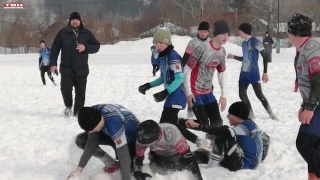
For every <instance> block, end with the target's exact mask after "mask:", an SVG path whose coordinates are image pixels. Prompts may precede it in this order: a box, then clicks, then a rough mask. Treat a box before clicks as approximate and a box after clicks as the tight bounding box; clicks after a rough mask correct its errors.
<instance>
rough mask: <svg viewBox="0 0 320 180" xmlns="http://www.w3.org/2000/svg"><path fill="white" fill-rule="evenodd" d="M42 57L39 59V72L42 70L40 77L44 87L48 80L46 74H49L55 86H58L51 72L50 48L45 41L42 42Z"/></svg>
mask: <svg viewBox="0 0 320 180" xmlns="http://www.w3.org/2000/svg"><path fill="white" fill-rule="evenodd" d="M40 48H41V49H40V51H39V54H40V57H39V70H40V76H41V80H42V83H43V85H46V79H45V78H44V74H45V73H47V75H48V77H49V79H50V80H51V81H52V83H53V85H55V86H56V85H57V84H56V83H55V82H54V79H53V77H52V74H51V71H50V58H49V56H50V48H49V47H47V46H46V42H45V41H44V40H41V41H40ZM56 73H57V71H56Z"/></svg>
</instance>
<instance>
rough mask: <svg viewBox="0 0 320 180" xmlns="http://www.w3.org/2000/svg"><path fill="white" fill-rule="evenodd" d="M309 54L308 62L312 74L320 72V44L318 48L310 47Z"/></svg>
mask: <svg viewBox="0 0 320 180" xmlns="http://www.w3.org/2000/svg"><path fill="white" fill-rule="evenodd" d="M309 47H310V49H308V53H306V55H307V56H306V62H307V63H308V69H309V72H310V73H311V74H314V73H319V72H320V43H317V45H316V46H309Z"/></svg>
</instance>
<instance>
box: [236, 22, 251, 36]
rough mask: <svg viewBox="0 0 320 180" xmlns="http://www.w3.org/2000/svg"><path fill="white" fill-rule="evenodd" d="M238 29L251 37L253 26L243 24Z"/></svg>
mask: <svg viewBox="0 0 320 180" xmlns="http://www.w3.org/2000/svg"><path fill="white" fill-rule="evenodd" d="M238 29H239V30H240V31H242V32H244V33H245V34H248V35H251V31H252V26H251V25H250V24H249V23H243V24H241V25H240V26H239V28H238Z"/></svg>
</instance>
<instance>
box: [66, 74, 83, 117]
mask: <svg viewBox="0 0 320 180" xmlns="http://www.w3.org/2000/svg"><path fill="white" fill-rule="evenodd" d="M73 87H74V89H75V100H74V108H73V113H74V115H75V116H76V115H77V114H78V112H79V110H80V108H81V107H83V106H84V103H85V96H86V87H87V76H70V75H61V93H62V98H63V102H64V105H65V106H66V107H69V108H72V104H73V98H72V89H73Z"/></svg>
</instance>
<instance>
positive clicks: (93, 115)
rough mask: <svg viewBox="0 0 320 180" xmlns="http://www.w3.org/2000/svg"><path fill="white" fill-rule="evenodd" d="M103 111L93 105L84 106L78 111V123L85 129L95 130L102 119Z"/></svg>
mask: <svg viewBox="0 0 320 180" xmlns="http://www.w3.org/2000/svg"><path fill="white" fill-rule="evenodd" d="M101 116H102V115H101V113H100V112H99V111H98V110H97V109H95V108H93V107H82V108H80V110H79V113H78V124H79V126H80V127H81V129H83V130H85V131H91V130H93V129H94V128H95V127H96V126H97V125H98V124H99V122H100V121H101Z"/></svg>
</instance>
